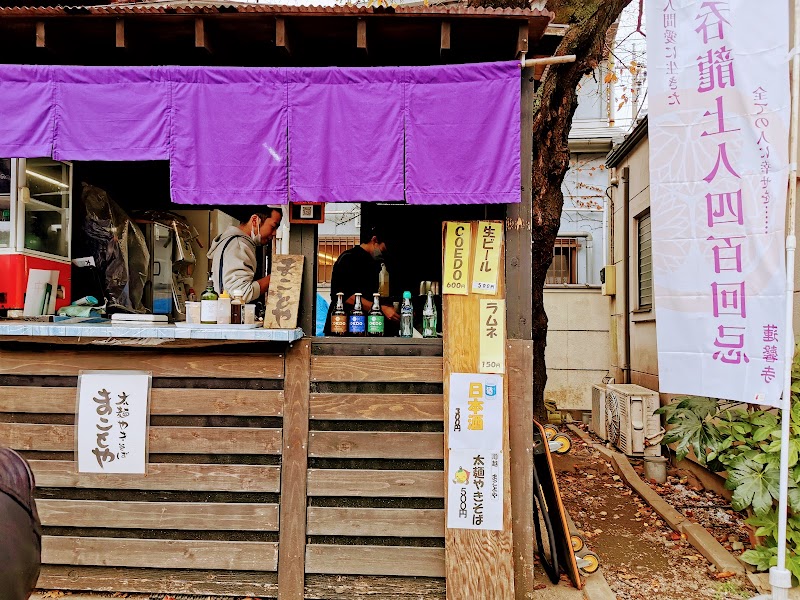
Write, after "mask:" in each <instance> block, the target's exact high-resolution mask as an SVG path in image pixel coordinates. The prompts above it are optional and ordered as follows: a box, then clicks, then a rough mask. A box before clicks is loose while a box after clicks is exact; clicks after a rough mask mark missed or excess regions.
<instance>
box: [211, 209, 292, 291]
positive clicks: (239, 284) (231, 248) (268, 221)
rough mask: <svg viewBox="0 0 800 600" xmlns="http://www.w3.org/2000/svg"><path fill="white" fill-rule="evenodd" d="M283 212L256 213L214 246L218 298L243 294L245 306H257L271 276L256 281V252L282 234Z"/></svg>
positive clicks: (212, 254) (224, 232)
mask: <svg viewBox="0 0 800 600" xmlns="http://www.w3.org/2000/svg"><path fill="white" fill-rule="evenodd" d="M282 217H283V212H282V211H281V209H280V208H271V209H270V212H269V213H255V214H253V215H251V216H250V218H249V219H247V220H245V221H241V222H240V223H239V225H238V226H233V225H232V226H230V227H228V228H227V229H226V230H225V231H223V232H222V233H221V234H219V235H218V236H217V237H216V238H214V240H213V241H212V242H211V247H210V248H209V250H208V258H209V259H210V260H211V261H212V267H211V281H213V282H214V289H215V290H216V291H217V293H218V294H221V293H222V291H223V290H225V291H227V292H228V293H229V294H230V295H233V292H234V290H242V293H243V294H244V296H243V300H244V301H245V302H253V301H255V300H258V298H260V297H261V296H262V295H264V294H265V293H266V291H267V288H268V287H269V275H267V276H266V277H262V278H261V279H256V278H255V276H256V248H257V247H258V246H263V245H265V244H267V243H268V242H269V241H270V240H272V238H274V237H275V234H276V233H277V231H278V227H280V224H281V218H282Z"/></svg>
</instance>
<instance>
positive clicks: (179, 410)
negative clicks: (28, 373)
mask: <svg viewBox="0 0 800 600" xmlns="http://www.w3.org/2000/svg"><path fill="white" fill-rule="evenodd" d="M77 397H78V391H77V389H76V388H74V387H29V386H0V413H12V412H19V413H49V414H72V413H74V412H75V407H76V405H77ZM150 414H151V415H172V416H206V415H224V416H236V417H272V416H276V417H279V416H281V415H282V414H283V390H216V389H183V388H153V389H152V390H150Z"/></svg>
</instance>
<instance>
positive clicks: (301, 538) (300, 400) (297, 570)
mask: <svg viewBox="0 0 800 600" xmlns="http://www.w3.org/2000/svg"><path fill="white" fill-rule="evenodd" d="M310 363H311V341H310V340H308V339H305V340H301V341H300V343H299V344H297V345H296V346H295V347H294V348H292V349H291V351H290V353H289V354H288V356H287V358H286V372H287V375H288V377H287V378H286V383H287V388H286V409H285V411H284V412H285V414H286V416H285V418H284V422H283V426H284V429H285V431H286V448H284V451H283V461H282V468H283V476H282V477H281V534H280V548H279V552H280V567H281V568H280V569H279V571H278V600H295V599H297V598H302V597H303V586H304V577H305V555H306V485H307V478H306V470H307V468H308V392H309V389H310V386H311V383H310V381H309V377H310V369H311V364H310Z"/></svg>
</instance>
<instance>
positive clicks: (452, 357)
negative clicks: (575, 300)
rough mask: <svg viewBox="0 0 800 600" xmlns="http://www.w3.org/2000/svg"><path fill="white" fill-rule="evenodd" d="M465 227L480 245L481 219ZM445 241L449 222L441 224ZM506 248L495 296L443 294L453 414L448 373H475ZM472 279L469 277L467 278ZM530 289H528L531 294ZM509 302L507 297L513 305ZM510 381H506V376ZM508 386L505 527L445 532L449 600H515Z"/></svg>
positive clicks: (500, 289)
mask: <svg viewBox="0 0 800 600" xmlns="http://www.w3.org/2000/svg"><path fill="white" fill-rule="evenodd" d="M465 225H466V227H467V231H469V230H470V228H471V231H472V243H471V245H470V247H471V248H476V247H477V245H478V237H477V234H478V223H477V222H474V221H473V222H471V223H465ZM442 227H443V231H442V233H443V235H442V239H443V240H445V242H446V239H445V234H446V231H447V230H446V227H447V223H443V224H442ZM503 261H504V258H503V251H502V249H501V255H500V261H499V263H500V264H499V267H500V268H499V270H498V276H497V291H496V293H495V294H493V295H488V294H487V295H478V294H474V293H469V294H468V295H466V296H458V295H453V294H447V295H445V296H443V301H444V307H443V314H444V321H443V329H442V336H443V338H444V414H445V418H447V415H449V414H450V412H449V410H450V375H451V374H452V373H475V372H477V371H478V364H479V361H480V357H479V354H480V349H479V339H480V331H479V328H480V301H481V299H487V300H491V299H502V298H505V296H506V295H505V291H506V290H505V285H506V284H505V282H506V277H505V269H504V267H503V265H504V262H503ZM464 262H465V266H466V268H465V270H464V272H465V273H471V272H472V262H473V260H472V256H470V257H469V258H468V260H465V261H464ZM467 281H468V282H469V278H467ZM529 293H530V292H529ZM510 303H511V301H509V304H510ZM506 380H507V379H506ZM508 392H509V390H508V385H507V384H506V385H504V386H503V397H502V402H503V404H502V406H503V426H502V440H501V441H500V443H501V444H502V445H501V447H502V455H503V486H502V487H503V490H502V494H503V529H502V531H494V530H470V529H455V528H453V529H450V528H447V529H446V530H445V552H446V555H447V560H446V571H447V580H448V581H457V582H458V585H453V586H451V585H448V586H447V600H473V599H475V598H492V599H493V600H513V599H514V597H515V596H514V560H515V556H514V551H513V550H514V547H513V535H512V512H511V507H512V498H511V476H510V475H511V463H512V462H513V461H514V460H515V459H514V457H513V456H511V453H510V451H509V435H508V428H509V414H508V397H509V394H508ZM444 431H445V443H444V447H445V448H450V443H449V433H450V424H449V423H447V422H446V425H445V428H444ZM449 460H450V459H449V454H448V452H447V451H445V473H446V474H448V475H449V474H450V473H451V472H452V471H451V469H452V468H453V467H452V465H450V464H449ZM448 492H449V489H448V487H447V483H446V482H445V485H444V493H445V506H448V498H447V495H448ZM518 509H519V510H530V509H529V508H528V507H527V506H519V508H518Z"/></svg>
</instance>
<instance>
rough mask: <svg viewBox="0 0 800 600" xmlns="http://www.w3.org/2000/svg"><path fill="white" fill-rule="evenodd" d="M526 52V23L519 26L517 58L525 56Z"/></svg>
mask: <svg viewBox="0 0 800 600" xmlns="http://www.w3.org/2000/svg"><path fill="white" fill-rule="evenodd" d="M527 52H528V23H527V21H526V22H525V23H522V24H521V25H520V26H519V34H518V35H517V56H518V57H519V56H520V55H521V54H526V53H527Z"/></svg>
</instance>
